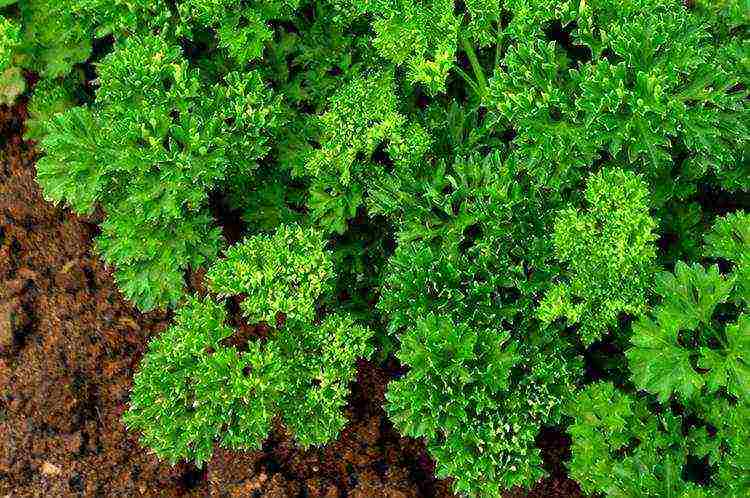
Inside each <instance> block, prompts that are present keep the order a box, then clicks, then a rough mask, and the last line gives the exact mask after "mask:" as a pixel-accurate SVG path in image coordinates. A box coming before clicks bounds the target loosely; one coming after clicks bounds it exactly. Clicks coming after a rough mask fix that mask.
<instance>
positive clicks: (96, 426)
mask: <svg viewBox="0 0 750 498" xmlns="http://www.w3.org/2000/svg"><path fill="white" fill-rule="evenodd" d="M25 117H26V109H25V106H24V104H23V103H21V104H20V105H18V106H17V107H15V108H12V109H9V108H7V107H0V150H1V151H0V496H8V497H26V496H28V497H41V496H44V497H68V496H86V497H89V496H91V497H94V496H103V497H110V496H113V497H117V496H127V497H132V496H200V497H203V496H216V497H224V496H243V497H363V498H365V497H391V498H408V497H449V496H453V495H452V494H451V493H450V482H449V481H447V480H438V479H436V478H435V477H434V474H433V472H434V463H433V462H432V460H431V459H430V458H429V457H428V456H427V454H426V452H425V448H424V444H423V443H422V442H421V441H417V440H414V439H409V438H402V437H400V436H399V435H398V434H397V432H396V431H395V430H394V429H393V427H392V426H391V424H390V423H389V422H388V420H387V419H386V417H385V414H384V412H383V409H382V405H383V400H384V392H385V386H386V384H387V383H388V380H389V379H390V378H391V376H392V375H393V374H394V373H395V372H396V371H397V370H398V365H397V364H395V362H393V361H390V362H388V363H386V364H384V365H376V364H373V363H370V362H365V361H362V362H360V363H359V365H358V377H357V381H356V384H355V385H354V386H353V392H352V396H351V399H350V402H349V406H348V409H347V415H348V417H349V419H350V421H351V422H350V424H349V425H348V427H347V428H346V430H345V431H344V432H343V433H342V434H341V436H340V437H339V439H338V440H337V441H335V442H333V443H331V444H329V445H328V446H326V447H324V448H321V449H318V450H309V451H302V450H300V449H298V448H296V447H295V445H294V442H293V441H292V440H291V439H290V438H289V436H288V435H287V434H286V433H285V432H284V430H283V427H280V426H278V427H276V428H275V429H274V431H273V433H272V435H271V437H270V438H269V439H268V441H267V443H266V444H265V445H264V448H263V451H259V452H252V453H251V452H246V453H242V452H231V451H225V450H221V449H218V448H217V450H216V451H215V453H214V457H213V459H212V460H211V461H210V462H209V463H208V464H207V465H206V466H205V468H204V469H197V468H195V467H194V466H192V465H189V464H178V465H176V466H174V467H172V466H170V465H169V464H167V463H164V462H160V461H159V460H157V459H156V458H155V457H154V456H153V455H151V454H149V453H148V452H147V451H146V450H144V449H142V448H141V447H140V446H139V445H138V442H137V436H136V435H134V434H131V433H128V432H127V431H126V430H125V428H124V427H123V425H122V423H121V422H120V416H121V414H122V413H123V411H124V410H125V407H126V403H127V401H128V394H129V389H130V386H131V381H132V376H133V373H134V370H135V368H136V367H137V365H138V362H139V360H140V358H141V356H142V355H143V352H144V348H145V345H146V343H147V341H148V339H149V338H150V337H152V336H154V335H155V334H158V333H159V332H160V331H162V330H164V329H165V328H166V327H167V326H168V325H169V318H170V315H169V314H168V313H150V314H141V313H139V312H138V311H136V310H135V309H133V307H132V306H130V305H129V304H128V303H127V302H126V301H125V300H124V299H123V298H122V297H121V295H120V294H119V293H118V291H117V289H116V286H115V284H114V282H113V280H112V276H111V271H110V270H109V269H108V268H107V267H105V265H104V264H103V263H102V262H101V261H99V260H98V259H97V258H96V256H95V255H94V254H92V250H91V239H92V237H93V236H95V235H96V233H97V228H96V223H95V222H94V221H95V218H91V219H86V218H82V217H78V216H74V215H72V214H71V213H70V212H69V211H67V210H66V209H64V208H62V207H55V206H53V205H51V204H49V203H47V202H45V201H44V200H43V198H42V196H41V194H40V191H39V188H38V187H37V185H36V182H35V180H34V178H35V170H34V161H35V158H36V152H35V149H34V147H33V144H30V143H25V142H24V141H23V140H22V139H21V133H22V128H23V122H24V119H25ZM198 279H199V277H198ZM196 286H199V284H196ZM539 447H540V448H541V449H542V452H543V454H544V455H545V461H546V466H547V469H548V470H549V471H550V472H551V477H550V478H548V479H546V480H544V481H542V482H541V483H539V484H538V485H537V486H536V487H535V488H534V489H533V490H532V491H531V492H530V493H525V492H523V491H520V490H514V491H512V492H510V493H508V494H507V496H508V497H514V498H519V497H522V496H529V497H578V496H581V495H580V491H579V489H578V487H577V485H576V484H575V483H574V482H573V481H571V480H569V479H567V478H566V477H565V472H564V466H563V464H562V461H563V460H564V459H566V458H569V449H568V447H569V440H568V438H567V437H566V435H565V434H562V433H560V432H559V431H555V430H547V431H543V432H542V433H541V434H540V437H539Z"/></svg>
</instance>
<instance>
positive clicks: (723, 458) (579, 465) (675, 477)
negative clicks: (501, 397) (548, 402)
mask: <svg viewBox="0 0 750 498" xmlns="http://www.w3.org/2000/svg"><path fill="white" fill-rule="evenodd" d="M569 411H570V414H571V415H572V416H573V417H574V418H575V422H574V423H573V425H572V426H571V427H570V429H569V431H570V434H571V436H572V437H573V448H572V451H573V459H572V460H571V462H570V472H571V475H572V477H573V478H574V479H576V480H577V481H578V482H579V483H580V484H581V488H582V489H583V491H584V492H586V493H604V494H605V495H606V496H611V497H622V498H626V497H627V498H629V497H633V496H644V497H645V496H649V497H651V496H652V497H664V496H680V497H691V498H692V497H695V498H700V497H708V496H717V497H719V496H721V497H724V496H732V497H734V496H745V495H746V494H747V492H748V491H750V480H748V478H747V476H748V470H750V466H748V454H747V451H748V443H749V442H750V431H748V426H747V420H748V416H750V412H749V411H748V407H747V405H744V404H737V405H735V404H733V403H730V402H727V401H726V400H721V399H711V400H710V402H707V400H704V401H703V402H702V403H699V404H697V405H696V406H689V407H688V409H687V410H686V411H685V412H683V413H682V414H679V413H675V412H673V411H672V410H670V409H669V407H656V406H655V405H653V404H652V403H650V402H649V401H648V400H647V399H644V398H639V397H636V396H634V395H630V394H626V393H623V392H621V391H618V390H617V389H616V388H615V387H614V386H613V385H612V384H609V383H598V384H593V385H591V386H589V387H587V388H586V389H585V390H583V391H582V392H581V393H579V394H578V396H577V397H576V399H575V400H574V401H573V402H572V403H571V404H570V407H569ZM704 459H705V462H706V463H705V465H708V468H709V474H710V478H709V479H708V482H707V483H701V482H697V481H699V477H697V476H695V475H691V472H690V470H691V469H690V466H689V464H690V463H691V462H695V461H698V462H700V461H702V460H704Z"/></svg>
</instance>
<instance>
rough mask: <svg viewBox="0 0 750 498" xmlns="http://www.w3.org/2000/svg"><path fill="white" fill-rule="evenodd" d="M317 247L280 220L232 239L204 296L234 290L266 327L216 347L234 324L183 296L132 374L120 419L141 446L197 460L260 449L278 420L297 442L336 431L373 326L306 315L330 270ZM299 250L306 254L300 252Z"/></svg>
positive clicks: (213, 307) (315, 240) (208, 303)
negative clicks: (222, 450) (265, 331)
mask: <svg viewBox="0 0 750 498" xmlns="http://www.w3.org/2000/svg"><path fill="white" fill-rule="evenodd" d="M321 246H322V240H321V238H320V235H319V234H318V233H316V232H314V231H309V230H303V229H301V228H298V227H281V228H280V229H279V231H278V232H277V233H276V234H275V235H274V236H273V237H271V238H269V237H265V236H256V237H252V238H249V239H247V240H246V241H244V242H242V243H239V244H238V245H235V246H234V247H232V248H231V249H230V250H229V251H227V252H226V254H225V259H223V260H220V261H219V262H217V263H216V264H215V265H214V266H213V267H212V268H211V270H210V271H209V287H210V288H211V289H212V290H213V291H215V292H216V293H218V295H219V296H230V297H234V296H238V297H244V300H243V302H242V304H241V305H240V307H241V309H242V311H243V315H244V316H246V317H248V318H250V319H256V318H266V317H273V318H274V321H273V324H272V325H274V326H275V327H276V328H275V329H273V331H272V332H271V335H270V337H269V338H268V339H267V340H266V341H260V340H252V339H251V340H250V341H248V342H247V345H246V346H245V347H244V348H242V349H241V350H240V349H238V348H236V347H234V346H230V345H228V344H227V340H229V339H231V336H232V335H233V334H234V330H232V329H231V328H230V327H228V326H227V325H226V322H227V313H226V311H225V308H224V306H222V305H220V304H218V302H217V301H215V300H214V298H212V297H207V298H205V299H199V298H189V299H188V300H187V302H186V303H185V304H184V305H183V306H182V307H180V308H179V309H178V311H177V318H176V324H175V325H174V326H173V327H171V328H170V329H169V330H167V331H166V332H164V333H163V334H161V335H160V336H159V337H157V338H155V339H153V340H152V341H151V342H150V343H149V349H148V353H147V354H146V356H145V357H144V360H143V364H142V365H141V368H140V370H139V371H138V373H137V374H136V376H135V379H134V387H133V394H132V397H131V404H130V408H129V411H128V412H127V413H126V415H125V423H126V424H127V425H128V427H130V428H132V429H135V430H138V431H140V432H141V433H142V435H143V436H142V441H143V443H144V444H145V445H146V446H148V447H150V448H151V449H153V450H154V451H155V452H156V454H157V455H159V456H160V457H162V458H167V459H169V460H170V461H171V462H173V463H174V462H176V461H178V460H183V459H187V460H194V461H196V463H198V464H199V465H200V464H202V463H203V462H205V461H206V460H208V459H209V458H210V456H211V453H212V451H213V443H214V441H218V442H219V444H220V445H221V446H223V447H226V448H234V449H259V448H260V447H261V444H262V442H263V441H264V440H265V439H266V437H267V436H268V433H269V431H270V430H271V426H272V422H273V420H274V418H275V417H276V416H277V415H280V416H281V417H282V419H283V422H284V425H285V426H286V427H287V428H288V429H289V430H290V431H291V432H292V434H293V435H294V437H295V439H296V441H297V442H298V443H299V444H300V445H301V446H302V447H308V446H310V445H320V444H324V443H326V442H328V441H330V440H331V439H332V438H334V437H336V435H337V434H338V433H339V432H340V431H341V429H342V428H343V427H344V425H345V424H346V418H345V417H344V414H343V413H342V410H343V407H344V406H345V404H346V399H347V397H348V394H349V383H350V382H351V381H352V380H353V379H354V376H355V374H356V369H355V361H356V360H357V359H358V358H367V357H369V356H370V355H371V354H372V347H371V346H370V344H369V340H370V337H371V335H372V332H371V331H369V330H368V329H366V328H364V327H362V326H359V325H357V324H355V323H354V321H353V320H352V319H351V318H349V317H348V316H346V315H329V316H327V317H325V318H323V319H322V320H313V316H312V311H313V306H314V304H315V301H316V300H317V299H318V298H319V297H320V295H321V293H322V291H323V290H325V289H324V288H323V287H322V286H321V285H320V283H321V279H323V280H325V279H326V278H327V277H329V276H330V275H329V272H330V270H331V268H330V266H331V262H330V259H328V258H329V256H328V254H327V253H323V252H322V247H321ZM310 251H315V252H317V258H311V259H307V258H306V256H310V255H311V252H310ZM279 265H281V266H279ZM279 270H283V271H285V272H286V273H282V274H278V273H277V271H279ZM298 290H301V291H302V292H301V295H300V294H298V293H297V291H298ZM245 296H246V297H245ZM276 317H280V318H281V319H282V320H281V323H282V324H281V325H279V324H277V321H276V320H275V319H276Z"/></svg>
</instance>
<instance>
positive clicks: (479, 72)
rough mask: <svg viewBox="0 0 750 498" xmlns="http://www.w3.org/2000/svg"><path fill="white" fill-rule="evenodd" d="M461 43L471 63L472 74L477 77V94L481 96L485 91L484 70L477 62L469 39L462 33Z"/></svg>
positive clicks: (485, 79)
mask: <svg viewBox="0 0 750 498" xmlns="http://www.w3.org/2000/svg"><path fill="white" fill-rule="evenodd" d="M461 45H462V46H463V48H464V51H465V52H466V56H467V57H468V58H469V63H470V64H471V69H472V71H474V76H476V78H477V85H478V86H479V94H480V97H481V96H483V95H484V94H485V93H486V92H487V78H486V77H485V76H484V70H483V69H482V65H481V64H480V63H479V59H478V58H477V54H476V52H474V47H472V46H471V43H469V40H467V39H466V37H465V36H463V34H462V35H461Z"/></svg>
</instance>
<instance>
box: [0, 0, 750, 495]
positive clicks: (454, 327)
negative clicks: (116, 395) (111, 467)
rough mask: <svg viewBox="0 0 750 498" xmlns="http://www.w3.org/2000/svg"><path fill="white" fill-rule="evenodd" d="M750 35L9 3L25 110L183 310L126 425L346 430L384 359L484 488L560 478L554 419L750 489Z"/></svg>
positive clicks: (194, 431) (235, 3)
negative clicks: (368, 372)
mask: <svg viewBox="0 0 750 498" xmlns="http://www.w3.org/2000/svg"><path fill="white" fill-rule="evenodd" d="M748 33H750V5H748V2H747V0H722V1H707V0H695V1H691V2H683V1H681V0H658V1H657V0H555V1H550V0H504V1H500V0H498V1H486V0H481V1H480V0H466V1H465V2H447V1H444V0H420V1H414V0H399V1H391V0H372V1H370V0H368V1H358V0H315V1H313V0H283V1H277V0H273V1H268V2H249V1H244V0H176V1H171V0H170V1H167V0H158V1H145V0H107V1H105V0H58V1H55V2H52V1H45V0H39V1H36V0H35V1H31V0H0V74H1V75H2V79H1V80H0V102H6V103H8V102H12V101H14V100H15V99H17V98H19V96H22V98H28V99H29V100H28V110H29V114H30V118H29V120H28V122H27V130H26V136H27V138H29V139H33V140H35V141H37V142H38V144H39V148H40V150H41V152H42V156H41V158H40V160H39V161H38V165H37V166H38V168H37V169H38V181H39V183H40V185H41V186H42V189H43V191H44V194H45V196H46V197H47V198H48V199H49V200H51V201H53V202H59V203H65V204H66V205H68V206H70V207H71V208H72V209H73V210H74V211H76V212H78V213H81V214H84V215H87V216H90V217H91V219H92V220H94V221H96V222H97V223H98V224H99V225H100V233H99V234H98V235H97V237H96V241H95V248H96V251H97V252H98V254H99V255H100V256H101V257H102V258H103V259H104V261H105V262H106V263H107V264H108V265H110V266H111V267H112V268H113V271H114V275H115V278H116V280H117V282H118V283H119V286H120V288H121V290H122V292H123V294H124V295H125V296H126V297H127V298H129V299H130V300H131V301H132V302H133V303H134V304H135V305H136V306H137V307H139V308H140V309H141V310H143V311H148V310H152V309H156V308H173V309H174V310H175V319H174V325H173V326H172V327H171V328H169V329H168V330H167V331H165V332H164V333H163V334H161V335H159V336H158V337H155V338H154V339H153V340H152V342H151V343H150V345H149V350H148V353H147V354H146V356H145V357H144V360H143V363H142V365H141V368H140V370H139V372H138V374H137V375H136V377H135V381H134V388H133V396H132V400H131V405H130V409H129V411H128V412H127V414H126V415H125V420H126V423H127V425H128V426H129V427H130V428H132V429H133V430H137V431H139V432H140V433H141V434H142V441H143V443H144V445H145V446H147V447H149V448H151V449H152V450H153V451H155V452H156V453H157V454H158V455H159V456H161V457H163V458H167V459H169V460H170V461H173V462H174V461H177V460H181V459H188V460H194V461H197V462H199V463H202V462H205V461H206V460H207V459H208V458H209V457H210V455H211V452H212V449H213V446H214V445H215V444H220V445H223V446H225V447H229V448H248V449H253V448H259V447H260V445H261V443H262V441H263V439H264V438H265V437H266V436H267V434H268V432H269V430H270V429H271V427H272V426H273V424H274V420H277V421H280V422H281V423H282V424H283V425H284V426H286V428H287V429H288V430H289V431H290V433H291V434H292V435H293V436H294V437H295V438H296V440H297V441H298V443H299V444H300V445H301V446H303V447H307V446H310V445H320V444H324V443H326V442H328V441H330V440H331V439H332V438H335V437H336V435H337V434H338V433H339V432H340V430H341V429H342V428H343V427H344V425H345V424H346V419H345V416H344V410H343V408H344V407H345V405H346V402H347V396H348V389H349V384H350V383H351V382H352V381H353V379H354V378H355V373H356V369H355V360H356V359H357V358H368V357H371V356H372V355H373V354H374V353H375V350H376V349H377V353H378V354H377V355H376V356H375V358H377V359H378V360H383V359H384V358H386V357H387V356H389V355H393V356H395V358H397V359H398V360H399V361H400V362H401V363H402V365H404V366H405V367H406V372H405V374H404V375H403V376H400V377H399V378H395V379H393V381H392V382H391V383H390V385H389V386H388V389H387V394H386V406H385V411H386V413H387V415H388V417H389V419H390V420H391V422H392V423H393V424H394V426H395V427H396V428H397V429H398V430H399V431H401V433H402V434H404V435H407V436H411V437H416V438H423V439H424V440H425V442H426V445H427V448H428V451H429V452H430V454H431V455H432V457H433V458H434V459H435V460H436V464H437V466H436V468H437V473H438V474H439V475H440V476H446V477H452V478H453V482H454V486H455V490H456V491H457V492H459V493H461V494H463V495H465V496H500V495H501V493H502V492H503V490H504V489H507V488H510V487H512V486H522V487H530V486H532V485H533V484H534V483H535V482H537V481H538V480H539V479H541V478H543V477H544V476H545V475H546V472H545V470H544V466H543V462H542V457H541V454H540V451H539V449H538V448H537V438H538V435H539V434H540V431H541V430H542V429H544V428H549V427H556V428H558V429H559V430H567V431H568V432H569V433H570V434H571V436H572V439H573V443H572V458H571V460H570V462H569V464H568V466H569V470H570V475H571V477H572V478H574V479H576V480H577V481H578V482H579V483H580V484H581V486H582V488H583V490H584V491H585V492H587V493H603V494H605V495H608V496H622V497H630V496H746V495H747V494H749V493H750V483H749V482H748V479H747V477H746V476H747V475H750V471H749V470H750V469H748V464H747V462H748V459H749V456H748V453H747V452H748V448H750V439H749V438H750V435H749V434H748V432H747V429H746V428H747V427H748V422H750V420H748V410H749V406H750V405H749V403H750V399H749V398H748V390H749V389H750V340H749V337H750V318H748V317H749V316H750V311H748V309H747V306H748V302H749V301H750V215H748V210H750V148H748V143H750V141H749V140H748V138H750V93H749V91H748V89H749V88H750V37H749V36H748ZM31 73H34V74H36V75H37V76H38V77H39V81H38V82H37V83H36V84H35V85H33V87H32V86H30V85H29V86H27V85H26V80H25V77H27V76H29V75H30V74H31ZM228 214H229V215H231V216H233V217H234V218H236V221H237V223H235V225H237V226H238V227H240V230H239V232H241V233H240V234H239V237H237V236H236V234H234V235H233V234H232V230H230V229H229V228H228V227H223V226H222V224H226V223H223V222H224V221H225V220H226V218H227V215H228ZM237 239H239V240H237ZM201 268H204V269H207V270H208V271H207V273H206V274H205V281H206V284H207V287H208V292H207V293H206V295H203V296H196V295H193V294H192V293H191V292H190V291H189V290H188V289H190V288H191V286H189V285H187V283H186V282H187V281H188V280H187V279H186V274H187V273H188V272H196V271H198V270H199V269H201ZM230 302H231V303H238V304H239V306H237V307H236V308H233V307H231V306H230V307H229V311H231V313H230V312H229V311H228V309H227V306H225V303H230ZM238 320H244V321H245V322H247V324H248V326H250V327H251V328H252V327H253V326H256V325H262V327H265V328H266V329H267V330H269V331H270V332H269V333H268V334H267V337H265V336H264V337H257V338H253V339H251V340H249V341H248V342H247V344H246V345H243V346H242V347H240V346H238V345H237V340H236V336H237V331H236V330H235V328H234V327H236V326H237V323H238ZM232 324H233V325H232ZM376 345H377V346H376ZM696 469H697V470H696Z"/></svg>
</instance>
